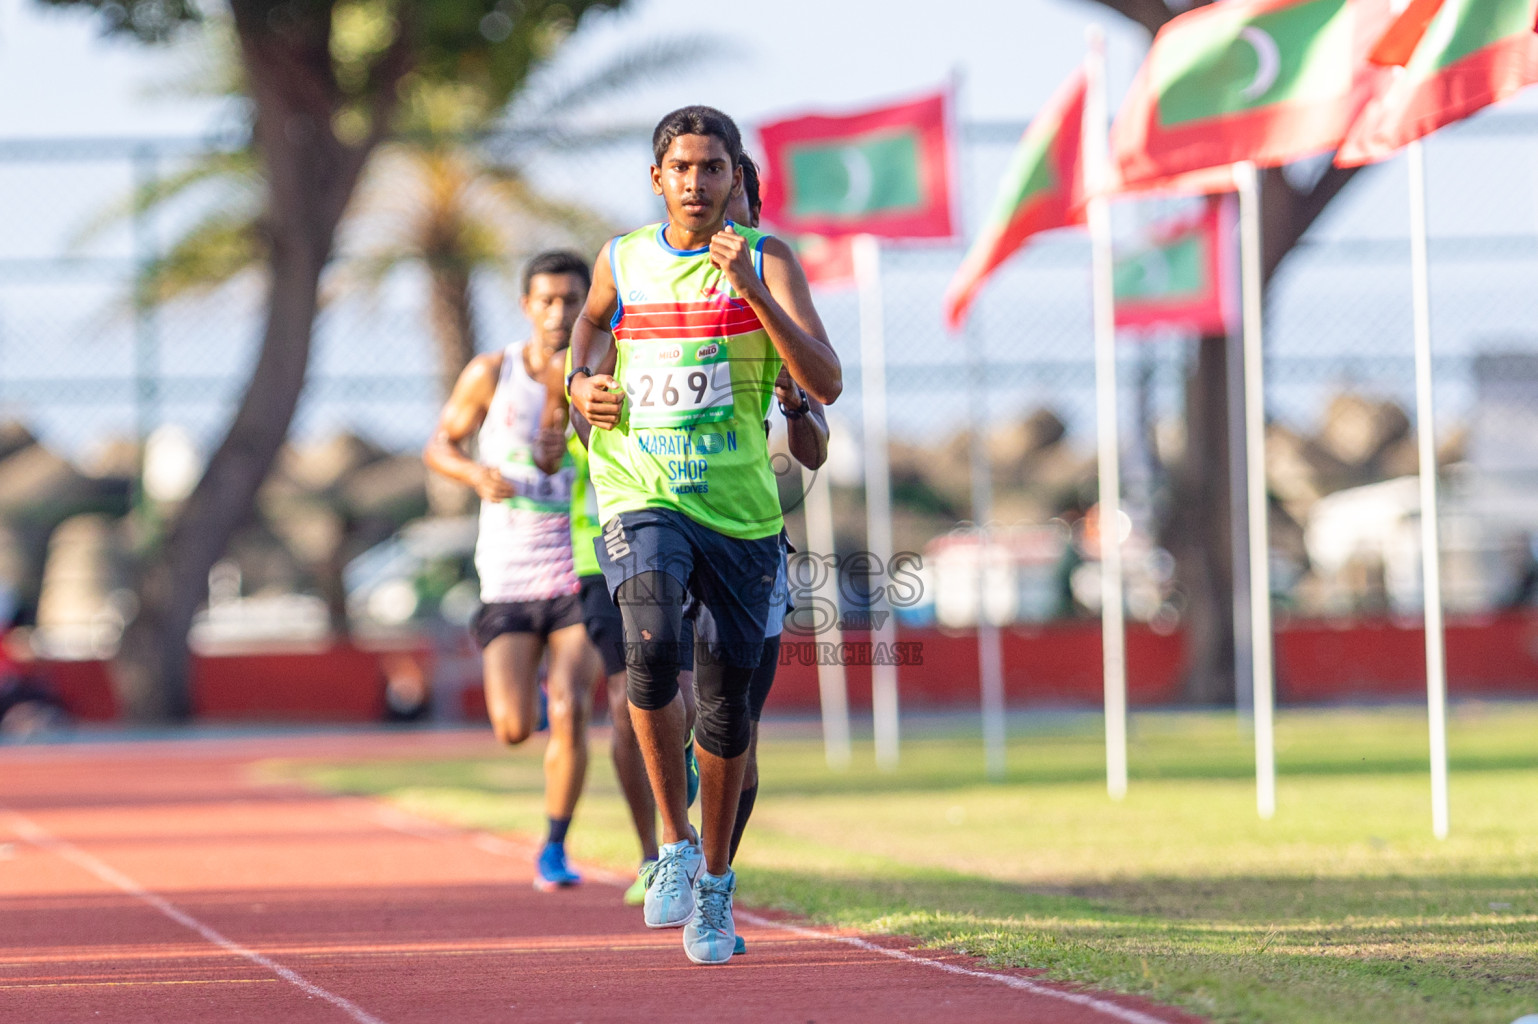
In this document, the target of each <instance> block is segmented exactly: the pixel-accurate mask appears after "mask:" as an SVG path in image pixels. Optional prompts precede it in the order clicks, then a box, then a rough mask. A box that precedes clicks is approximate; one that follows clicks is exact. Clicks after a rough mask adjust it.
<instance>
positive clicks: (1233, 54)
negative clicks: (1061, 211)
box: [1111, 0, 1390, 186]
mask: <svg viewBox="0 0 1538 1024" xmlns="http://www.w3.org/2000/svg"><path fill="white" fill-rule="evenodd" d="M1389 19H1390V13H1389V5H1388V0H1225V2H1224V3H1217V4H1211V5H1209V6H1206V7H1201V8H1198V9H1197V10H1194V11H1190V12H1188V13H1186V14H1182V15H1180V16H1179V17H1177V18H1174V19H1172V20H1171V21H1170V22H1169V23H1168V24H1166V25H1165V26H1164V27H1163V28H1162V29H1160V30H1159V34H1158V35H1157V36H1156V37H1154V41H1153V46H1152V47H1151V48H1150V49H1149V51H1148V57H1147V59H1146V60H1145V61H1144V62H1143V66H1142V68H1141V69H1140V70H1139V71H1138V75H1137V79H1136V80H1135V81H1134V83H1133V86H1132V91H1131V93H1130V94H1129V95H1128V97H1127V100H1126V102H1125V103H1124V104H1123V106H1122V109H1121V112H1120V114H1118V115H1117V118H1116V123H1115V124H1114V125H1113V126H1112V128H1111V151H1112V157H1111V159H1112V164H1113V170H1114V177H1115V178H1117V179H1118V180H1120V181H1122V182H1124V183H1126V184H1127V185H1129V186H1137V185H1139V184H1140V183H1144V182H1149V181H1155V180H1159V179H1164V178H1169V177H1171V176H1174V175H1179V174H1185V173H1187V172H1190V171H1196V170H1200V169H1202V168H1208V167H1218V166H1221V165H1224V164H1232V163H1238V162H1240V161H1251V162H1253V163H1256V164H1259V165H1261V166H1267V167H1269V166H1275V165H1278V164H1284V163H1288V162H1290V161H1293V160H1297V159H1300V158H1302V157H1306V156H1311V155H1313V154H1315V153H1321V152H1326V151H1328V150H1331V149H1334V148H1335V147H1336V146H1337V145H1339V144H1340V141H1341V140H1342V139H1343V138H1345V136H1346V131H1347V130H1348V129H1349V128H1350V126H1351V123H1352V121H1353V120H1355V118H1356V116H1357V114H1358V113H1360V111H1361V110H1362V108H1363V107H1364V106H1365V105H1366V104H1367V102H1368V100H1369V99H1370V98H1371V97H1372V95H1373V93H1374V92H1375V90H1376V87H1377V83H1378V82H1379V81H1380V80H1381V79H1382V78H1383V77H1385V75H1386V71H1385V69H1383V68H1380V67H1377V66H1376V65H1373V64H1369V63H1368V62H1367V60H1366V56H1367V52H1368V50H1369V49H1370V48H1371V46H1372V45H1373V43H1374V42H1376V41H1377V39H1378V38H1379V36H1381V35H1382V33H1383V29H1384V27H1385V26H1386V25H1387V24H1388V22H1389Z"/></svg>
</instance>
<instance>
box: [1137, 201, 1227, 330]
mask: <svg viewBox="0 0 1538 1024" xmlns="http://www.w3.org/2000/svg"><path fill="white" fill-rule="evenodd" d="M1235 223H1236V218H1235V212H1234V205H1233V199H1232V198H1231V197H1227V196H1223V197H1216V196H1214V197H1211V198H1209V199H1207V201H1206V202H1204V203H1203V204H1202V207H1201V209H1200V210H1199V211H1198V212H1197V213H1196V214H1195V215H1192V216H1186V217H1181V218H1179V219H1177V220H1174V221H1171V222H1169V223H1167V224H1163V225H1161V226H1159V227H1156V228H1155V229H1154V230H1153V231H1152V232H1151V233H1150V237H1149V244H1148V245H1146V246H1144V247H1143V248H1141V249H1139V250H1137V251H1135V252H1132V253H1128V254H1127V255H1125V256H1122V257H1119V258H1118V259H1117V260H1116V265H1115V271H1114V275H1113V281H1114V289H1113V290H1114V292H1115V295H1116V326H1117V327H1127V328H1143V329H1149V328H1169V329H1173V330H1186V331H1190V332H1192V333H1193V334H1198V335H1201V336H1203V337H1210V336H1220V335H1224V334H1227V333H1229V329H1230V327H1231V326H1232V325H1233V321H1234V314H1235V306H1236V305H1237V303H1236V302H1235V298H1236V296H1237V294H1238V290H1237V287H1236V275H1235V272H1234V260H1233V255H1234V252H1233V250H1234V245H1233V237H1234V227H1235Z"/></svg>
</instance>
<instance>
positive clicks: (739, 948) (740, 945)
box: [732, 935, 748, 956]
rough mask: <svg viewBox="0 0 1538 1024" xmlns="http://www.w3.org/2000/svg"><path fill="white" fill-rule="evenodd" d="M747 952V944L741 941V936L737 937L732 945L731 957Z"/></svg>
mask: <svg viewBox="0 0 1538 1024" xmlns="http://www.w3.org/2000/svg"><path fill="white" fill-rule="evenodd" d="M747 951H748V944H747V943H746V942H743V941H742V936H741V935H739V936H737V940H736V942H735V943H734V944H733V945H732V956H741V955H742V954H744V953H746V952H747Z"/></svg>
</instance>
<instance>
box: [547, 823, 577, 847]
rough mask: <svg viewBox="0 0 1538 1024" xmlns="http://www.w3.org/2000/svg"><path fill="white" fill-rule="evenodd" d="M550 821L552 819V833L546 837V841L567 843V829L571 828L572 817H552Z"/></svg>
mask: <svg viewBox="0 0 1538 1024" xmlns="http://www.w3.org/2000/svg"><path fill="white" fill-rule="evenodd" d="M549 821H550V835H549V836H548V838H547V839H546V842H550V843H557V844H561V843H565V842H566V830H567V829H569V828H571V819H570V818H551V819H549Z"/></svg>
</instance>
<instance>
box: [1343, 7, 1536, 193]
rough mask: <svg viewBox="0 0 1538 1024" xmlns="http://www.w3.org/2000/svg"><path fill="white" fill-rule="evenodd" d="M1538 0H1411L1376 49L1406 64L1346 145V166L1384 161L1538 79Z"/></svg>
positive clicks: (1381, 58)
mask: <svg viewBox="0 0 1538 1024" xmlns="http://www.w3.org/2000/svg"><path fill="white" fill-rule="evenodd" d="M1535 17H1538V0H1412V2H1411V3H1410V5H1409V6H1408V7H1406V8H1405V10H1404V12H1403V13H1402V14H1401V15H1400V16H1399V17H1398V18H1396V19H1395V20H1394V23H1393V24H1392V25H1391V26H1389V28H1388V30H1387V31H1386V32H1385V33H1384V34H1383V37H1382V39H1380V40H1379V42H1378V45H1377V46H1375V47H1374V48H1373V52H1372V54H1371V59H1372V60H1374V61H1377V62H1378V63H1382V64H1395V65H1399V67H1398V68H1396V69H1395V72H1394V77H1393V79H1392V81H1391V82H1390V84H1388V85H1387V86H1385V87H1384V89H1383V90H1382V92H1381V93H1380V94H1379V95H1378V96H1376V97H1374V99H1373V101H1372V103H1371V104H1369V105H1368V107H1367V109H1366V110H1364V111H1363V112H1362V115H1361V117H1359V118H1358V119H1357V122H1356V124H1354V125H1352V127H1351V132H1350V134H1349V135H1348V136H1347V137H1346V141H1345V142H1344V143H1343V144H1342V145H1341V148H1340V152H1339V153H1338V154H1337V155H1336V157H1335V162H1336V163H1337V164H1339V165H1340V166H1342V167H1355V166H1358V165H1360V164H1365V163H1371V162H1372V161H1374V160H1382V159H1383V158H1384V157H1386V156H1388V155H1390V154H1391V153H1393V152H1394V151H1396V150H1398V149H1399V148H1400V147H1401V146H1404V145H1406V144H1407V143H1409V142H1412V141H1414V140H1415V139H1418V138H1420V137H1421V136H1423V135H1429V134H1430V133H1432V132H1434V131H1436V130H1437V129H1438V128H1440V127H1442V126H1443V125H1445V124H1451V123H1452V122H1454V121H1457V120H1459V119H1460V118H1464V117H1467V116H1468V115H1470V114H1472V113H1474V111H1476V110H1478V109H1479V108H1481V107H1484V106H1488V105H1489V104H1491V103H1497V102H1499V101H1501V100H1503V99H1505V98H1506V97H1508V96H1510V95H1511V94H1512V93H1515V92H1517V91H1518V90H1520V89H1522V88H1523V87H1524V86H1528V85H1531V84H1532V83H1534V82H1538V34H1535V33H1534V31H1533V25H1534V19H1535Z"/></svg>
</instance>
